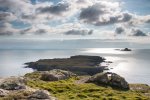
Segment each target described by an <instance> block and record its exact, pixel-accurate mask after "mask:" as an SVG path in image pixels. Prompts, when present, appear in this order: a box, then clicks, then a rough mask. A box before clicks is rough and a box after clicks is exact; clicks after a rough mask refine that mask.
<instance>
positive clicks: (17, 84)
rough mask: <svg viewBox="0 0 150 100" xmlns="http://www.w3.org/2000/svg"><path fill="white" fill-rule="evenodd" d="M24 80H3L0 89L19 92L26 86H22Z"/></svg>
mask: <svg viewBox="0 0 150 100" xmlns="http://www.w3.org/2000/svg"><path fill="white" fill-rule="evenodd" d="M24 83H25V80H24V79H23V78H22V77H10V78H6V79H4V80H3V81H2V82H1V83H0V88H2V89H5V90H20V89H25V88H26V86H25V85H24Z"/></svg>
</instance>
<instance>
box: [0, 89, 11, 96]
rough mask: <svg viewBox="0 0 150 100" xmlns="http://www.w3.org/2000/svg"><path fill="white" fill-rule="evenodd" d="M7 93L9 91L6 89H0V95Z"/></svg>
mask: <svg viewBox="0 0 150 100" xmlns="http://www.w3.org/2000/svg"><path fill="white" fill-rule="evenodd" d="M8 93H9V91H7V90H4V89H0V97H4V96H7V95H8Z"/></svg>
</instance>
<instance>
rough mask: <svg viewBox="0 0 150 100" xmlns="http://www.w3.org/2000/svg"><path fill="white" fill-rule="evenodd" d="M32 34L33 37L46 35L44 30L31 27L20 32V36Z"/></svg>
mask: <svg viewBox="0 0 150 100" xmlns="http://www.w3.org/2000/svg"><path fill="white" fill-rule="evenodd" d="M30 33H34V34H35V35H41V34H45V33H47V30H46V29H33V27H30V28H27V29H23V30H21V31H20V35H25V34H30Z"/></svg>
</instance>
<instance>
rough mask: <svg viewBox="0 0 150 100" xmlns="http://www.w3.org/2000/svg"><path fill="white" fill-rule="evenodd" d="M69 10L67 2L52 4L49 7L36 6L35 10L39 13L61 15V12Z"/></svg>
mask: <svg viewBox="0 0 150 100" xmlns="http://www.w3.org/2000/svg"><path fill="white" fill-rule="evenodd" d="M68 10H69V4H67V3H58V4H57V5H52V6H50V7H43V8H41V7H40V8H38V9H37V12H39V13H50V14H54V15H61V14H62V13H63V12H66V11H68Z"/></svg>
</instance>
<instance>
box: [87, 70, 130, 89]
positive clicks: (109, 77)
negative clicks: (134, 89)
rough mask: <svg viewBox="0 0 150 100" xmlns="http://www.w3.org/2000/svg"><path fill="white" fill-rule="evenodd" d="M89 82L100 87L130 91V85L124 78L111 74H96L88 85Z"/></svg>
mask: <svg viewBox="0 0 150 100" xmlns="http://www.w3.org/2000/svg"><path fill="white" fill-rule="evenodd" d="M89 82H90V83H96V84H98V85H102V84H103V85H109V86H112V87H117V88H119V89H129V84H128V82H127V81H126V80H125V79H124V78H123V77H121V76H119V75H117V74H115V73H111V72H107V73H99V74H96V75H94V76H92V77H91V78H89V80H87V83H89Z"/></svg>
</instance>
